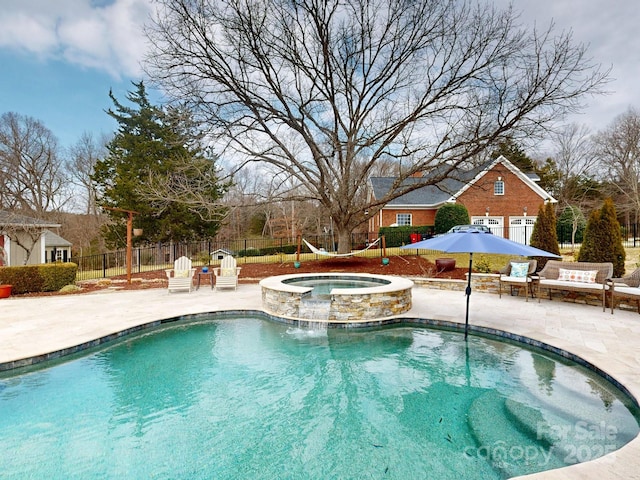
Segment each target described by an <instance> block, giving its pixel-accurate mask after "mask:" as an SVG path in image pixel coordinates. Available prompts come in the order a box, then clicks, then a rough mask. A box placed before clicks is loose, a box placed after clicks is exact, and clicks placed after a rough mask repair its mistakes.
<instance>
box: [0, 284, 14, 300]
mask: <svg viewBox="0 0 640 480" xmlns="http://www.w3.org/2000/svg"><path fill="white" fill-rule="evenodd" d="M12 287H13V285H0V298H7V297H9V296H10V295H11V288H12Z"/></svg>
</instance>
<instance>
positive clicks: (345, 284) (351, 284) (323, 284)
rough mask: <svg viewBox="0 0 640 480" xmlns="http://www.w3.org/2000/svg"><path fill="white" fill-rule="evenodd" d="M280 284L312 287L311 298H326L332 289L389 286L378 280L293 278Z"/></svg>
mask: <svg viewBox="0 0 640 480" xmlns="http://www.w3.org/2000/svg"><path fill="white" fill-rule="evenodd" d="M282 283H286V284H287V285H295V286H297V287H312V288H313V290H311V296H313V297H319V298H328V297H329V294H330V293H331V290H333V289H334V288H371V287H379V286H381V285H387V284H389V282H388V281H384V280H379V279H374V278H370V279H362V278H349V277H345V278H336V277H333V278H322V277H318V278H304V277H302V278H294V279H291V280H284V281H283V282H282Z"/></svg>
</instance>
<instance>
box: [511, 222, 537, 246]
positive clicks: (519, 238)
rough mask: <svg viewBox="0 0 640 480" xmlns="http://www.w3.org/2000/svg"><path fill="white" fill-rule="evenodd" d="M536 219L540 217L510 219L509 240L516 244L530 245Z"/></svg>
mask: <svg viewBox="0 0 640 480" xmlns="http://www.w3.org/2000/svg"><path fill="white" fill-rule="evenodd" d="M536 218H538V217H509V238H510V239H511V240H513V241H514V242H518V243H523V244H525V245H529V243H530V241H531V232H533V225H534V224H535V223H536Z"/></svg>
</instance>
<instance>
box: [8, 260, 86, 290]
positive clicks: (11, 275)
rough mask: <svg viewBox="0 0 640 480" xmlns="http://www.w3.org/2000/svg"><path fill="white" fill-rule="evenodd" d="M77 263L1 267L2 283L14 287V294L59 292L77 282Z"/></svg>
mask: <svg viewBox="0 0 640 480" xmlns="http://www.w3.org/2000/svg"><path fill="white" fill-rule="evenodd" d="M77 271H78V266H77V265H76V264H75V263H45V264H42V265H22V266H18V267H0V283H2V284H9V285H13V288H12V291H13V292H14V293H30V292H57V291H58V290H60V289H61V288H62V287H64V286H65V285H69V284H72V283H74V282H75V279H76V273H77Z"/></svg>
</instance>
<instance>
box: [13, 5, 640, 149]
mask: <svg viewBox="0 0 640 480" xmlns="http://www.w3.org/2000/svg"><path fill="white" fill-rule="evenodd" d="M494 3H495V4H496V6H498V7H505V6H506V5H508V3H509V0H494ZM512 4H513V6H514V9H515V11H516V12H519V13H520V15H521V16H520V20H521V22H522V23H523V24H524V25H527V26H530V27H531V26H533V25H534V23H535V24H537V25H538V26H541V27H542V28H544V27H546V26H548V24H549V22H551V21H552V20H553V21H554V22H555V24H556V26H557V28H558V29H559V30H569V29H570V30H572V32H573V35H574V40H575V41H576V42H581V43H585V44H587V45H588V47H589V54H590V56H591V57H592V58H593V61H594V62H595V63H598V64H601V65H602V66H603V68H609V67H610V68H611V69H612V71H611V82H610V83H609V84H608V85H607V90H609V92H610V93H609V94H607V95H606V96H598V97H596V98H586V99H585V102H587V103H588V105H587V107H586V109H585V110H584V112H583V113H582V114H580V115H578V116H574V117H572V118H570V119H569V121H572V122H577V123H580V124H585V125H586V126H587V127H589V128H590V129H591V130H592V131H598V130H602V129H604V128H606V127H607V126H608V125H610V124H611V122H612V121H613V120H614V119H615V117H616V116H618V115H620V114H621V113H623V112H624V111H626V110H627V109H628V108H629V107H635V108H638V109H640V88H639V86H638V80H639V79H640V32H639V31H638V29H639V26H640V9H639V8H637V5H636V0H535V1H533V0H512ZM151 12H152V0H0V114H1V113H4V112H16V113H19V114H22V115H27V116H30V117H33V118H35V119H37V120H40V121H41V122H42V123H43V124H44V125H45V126H46V127H47V128H49V129H50V130H51V131H52V132H53V133H54V135H56V137H57V138H58V140H59V142H60V144H61V145H62V146H63V147H69V146H72V145H74V144H75V143H77V141H78V140H79V138H80V136H81V135H82V134H83V133H85V132H87V133H91V134H92V135H94V137H96V138H97V137H98V136H99V135H100V134H101V133H106V134H110V133H112V132H114V131H115V129H116V128H117V124H116V122H115V121H114V120H113V119H112V118H111V117H109V116H108V115H107V114H106V113H105V110H106V109H108V108H110V107H111V106H112V102H111V100H110V99H109V90H113V92H114V94H115V96H116V98H118V99H119V100H124V98H125V95H126V94H127V92H128V91H130V90H132V89H133V86H132V84H131V82H132V81H136V82H137V81H139V80H142V79H144V74H143V72H142V68H141V61H142V59H143V57H144V54H145V51H146V40H145V37H144V32H143V25H144V23H145V22H146V21H148V19H149V17H150V15H151ZM158 98H159V97H158Z"/></svg>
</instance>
